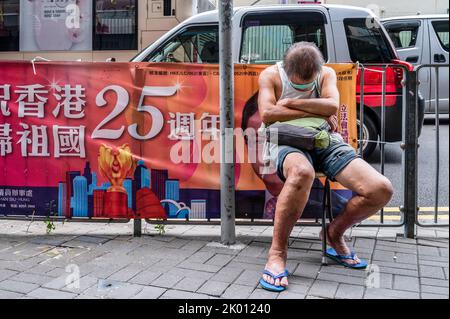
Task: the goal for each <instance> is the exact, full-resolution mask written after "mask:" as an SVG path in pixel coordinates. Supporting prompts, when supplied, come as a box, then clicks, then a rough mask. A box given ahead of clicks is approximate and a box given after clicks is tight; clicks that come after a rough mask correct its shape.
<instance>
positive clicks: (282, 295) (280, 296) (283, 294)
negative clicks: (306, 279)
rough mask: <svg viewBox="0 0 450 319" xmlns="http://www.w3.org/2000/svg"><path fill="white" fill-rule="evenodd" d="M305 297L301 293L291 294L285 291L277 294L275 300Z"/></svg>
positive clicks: (289, 291) (288, 290)
mask: <svg viewBox="0 0 450 319" xmlns="http://www.w3.org/2000/svg"><path fill="white" fill-rule="evenodd" d="M305 298H306V295H304V294H301V293H296V292H292V291H291V290H290V289H287V290H285V291H283V292H281V293H279V294H278V297H277V299H296V300H297V299H305Z"/></svg>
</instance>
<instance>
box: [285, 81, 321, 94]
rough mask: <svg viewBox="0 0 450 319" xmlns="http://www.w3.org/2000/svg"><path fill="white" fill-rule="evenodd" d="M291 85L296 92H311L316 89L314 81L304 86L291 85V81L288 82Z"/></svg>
mask: <svg viewBox="0 0 450 319" xmlns="http://www.w3.org/2000/svg"><path fill="white" fill-rule="evenodd" d="M289 82H290V83H291V86H292V87H293V88H294V89H296V90H300V91H312V90H314V89H315V88H316V80H314V81H312V82H310V83H306V84H295V83H292V82H291V81H289Z"/></svg>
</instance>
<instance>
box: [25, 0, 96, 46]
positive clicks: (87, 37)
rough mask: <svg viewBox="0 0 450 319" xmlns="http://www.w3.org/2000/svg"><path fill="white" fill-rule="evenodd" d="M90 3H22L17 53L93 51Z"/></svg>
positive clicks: (78, 0)
mask: <svg viewBox="0 0 450 319" xmlns="http://www.w3.org/2000/svg"><path fill="white" fill-rule="evenodd" d="M92 16H93V15H92V1H90V0H58V1H54V0H21V1H20V51H82V50H86V51H89V50H92Z"/></svg>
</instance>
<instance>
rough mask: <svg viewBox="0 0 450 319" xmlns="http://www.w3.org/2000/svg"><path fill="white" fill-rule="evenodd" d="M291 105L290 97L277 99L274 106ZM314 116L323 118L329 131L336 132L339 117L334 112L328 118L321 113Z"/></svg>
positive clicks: (285, 106)
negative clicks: (328, 126)
mask: <svg viewBox="0 0 450 319" xmlns="http://www.w3.org/2000/svg"><path fill="white" fill-rule="evenodd" d="M291 105H292V99H283V100H279V101H278V102H277V105H276V107H280V108H283V107H284V108H289V107H290V106H291ZM311 115H313V114H311ZM314 117H320V118H323V119H325V120H327V122H328V124H329V125H330V127H331V132H333V133H335V132H337V131H338V130H339V119H338V117H337V115H336V114H334V115H332V116H330V117H328V118H327V117H324V116H321V115H317V116H314Z"/></svg>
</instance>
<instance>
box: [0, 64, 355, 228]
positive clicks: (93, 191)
mask: <svg viewBox="0 0 450 319" xmlns="http://www.w3.org/2000/svg"><path fill="white" fill-rule="evenodd" d="M331 67H333V68H335V70H336V72H337V73H338V75H339V74H345V78H344V77H342V78H340V79H339V83H338V86H339V90H340V92H341V105H342V107H341V109H340V128H341V134H342V135H343V137H344V139H346V140H347V141H348V142H349V143H351V144H353V145H355V143H356V105H355V102H356V98H355V95H356V93H355V88H356V82H355V81H356V68H355V66H354V65H353V64H339V65H331ZM263 69H264V66H244V65H237V66H236V73H235V81H236V92H235V94H236V96H235V114H236V126H237V130H236V133H235V139H236V162H237V165H236V166H237V167H236V183H237V194H236V197H237V201H236V203H237V217H238V218H272V217H273V213H274V207H275V203H276V196H277V195H278V193H277V188H278V187H273V185H276V184H277V183H278V184H281V181H279V180H277V176H276V174H275V173H274V174H273V176H271V177H270V178H273V181H272V182H273V183H270V185H267V186H266V185H265V184H264V183H263V181H262V179H261V176H260V172H261V166H262V165H263V164H262V162H261V161H260V160H259V159H260V155H261V154H260V153H261V152H262V149H261V145H260V143H259V139H258V138H252V135H251V133H252V132H255V134H256V132H257V130H258V128H259V127H260V125H261V119H260V116H259V112H258V105H257V94H258V76H259V74H260V72H261V71H262V70H263ZM0 70H1V73H0V169H1V170H0V215H27V216H30V215H32V214H35V215H54V216H60V217H66V218H125V219H128V218H158V219H166V218H189V219H213V218H219V216H220V197H219V196H220V184H219V181H220V171H219V168H220V163H219V159H220V117H219V72H218V66H214V65H202V66H199V65H183V64H147V63H39V64H36V70H37V74H36V75H34V74H33V71H32V66H31V64H30V63H26V62H23V63H21V62H20V63H19V62H1V63H0ZM244 135H245V136H244ZM252 141H253V142H252ZM320 187H321V182H320V181H317V182H316V184H315V188H317V189H316V191H315V190H314V189H313V192H312V193H311V198H310V201H309V203H308V207H307V209H306V211H305V215H306V216H307V215H308V212H309V213H311V214H315V212H316V211H317V205H320V202H321V200H320V196H321V195H320V190H319V188H320ZM334 188H335V191H334V192H333V204H334V205H335V206H336V207H335V209H336V210H337V211H339V210H342V208H343V207H344V206H345V204H346V202H347V200H348V198H349V197H351V196H352V194H351V193H350V192H349V191H347V190H345V189H343V188H342V187H340V186H339V185H334Z"/></svg>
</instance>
